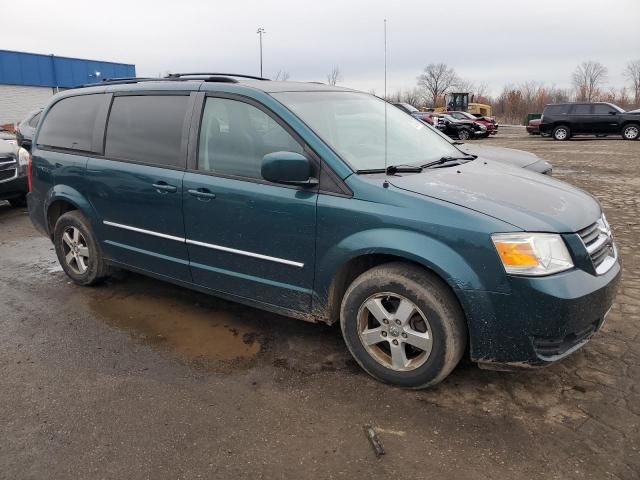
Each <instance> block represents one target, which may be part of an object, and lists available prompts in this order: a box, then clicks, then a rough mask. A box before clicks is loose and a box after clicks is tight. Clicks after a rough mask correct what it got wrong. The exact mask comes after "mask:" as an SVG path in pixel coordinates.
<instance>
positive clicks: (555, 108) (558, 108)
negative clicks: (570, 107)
mask: <svg viewBox="0 0 640 480" xmlns="http://www.w3.org/2000/svg"><path fill="white" fill-rule="evenodd" d="M563 113H567V105H549V106H547V107H545V108H544V114H545V115H561V114H563Z"/></svg>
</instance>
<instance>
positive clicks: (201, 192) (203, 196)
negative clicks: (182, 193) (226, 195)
mask: <svg viewBox="0 0 640 480" xmlns="http://www.w3.org/2000/svg"><path fill="white" fill-rule="evenodd" d="M187 192H188V193H189V195H192V196H194V197H196V198H197V199H198V200H203V201H208V200H211V199H212V198H216V194H215V193H212V192H210V191H209V190H207V189H206V188H198V189H197V190H196V189H193V188H190V189H189V190H187Z"/></svg>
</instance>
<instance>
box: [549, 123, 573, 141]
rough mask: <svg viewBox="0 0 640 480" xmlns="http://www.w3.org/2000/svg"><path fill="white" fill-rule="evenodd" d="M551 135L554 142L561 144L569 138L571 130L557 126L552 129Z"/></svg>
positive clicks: (564, 126) (563, 126)
mask: <svg viewBox="0 0 640 480" xmlns="http://www.w3.org/2000/svg"><path fill="white" fill-rule="evenodd" d="M552 135H553V138H554V140H558V141H561V142H563V141H565V140H569V138H571V130H569V127H567V126H566V125H559V126H557V127H556V128H554V129H553V133H552Z"/></svg>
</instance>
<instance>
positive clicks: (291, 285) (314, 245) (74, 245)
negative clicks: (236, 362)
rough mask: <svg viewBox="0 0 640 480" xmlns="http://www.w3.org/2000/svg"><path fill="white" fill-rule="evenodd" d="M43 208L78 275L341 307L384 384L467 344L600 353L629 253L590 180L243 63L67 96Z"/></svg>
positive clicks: (291, 307) (41, 182) (318, 317)
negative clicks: (482, 151)
mask: <svg viewBox="0 0 640 480" xmlns="http://www.w3.org/2000/svg"><path fill="white" fill-rule="evenodd" d="M28 173H29V186H30V193H29V195H28V207H29V213H30V216H31V219H32V221H33V224H34V225H35V226H36V228H38V229H39V230H40V231H41V232H42V233H43V234H45V235H47V236H48V237H50V238H51V239H52V241H53V243H54V245H55V250H56V253H57V255H58V258H59V260H60V263H61V265H62V267H63V269H64V271H65V272H66V273H67V275H68V276H69V277H70V278H71V279H72V280H73V281H74V282H76V283H78V284H81V285H91V284H94V283H96V282H99V281H100V280H101V279H103V278H105V277H106V276H108V275H109V272H110V269H112V268H114V267H116V268H123V269H128V270H132V271H136V272H140V273H142V274H145V275H150V276H153V277H156V278H158V279H162V280H166V281H169V282H172V283H175V284H178V285H182V286H185V287H187V288H192V289H195V290H199V291H201V292H206V293H210V294H212V295H217V296H220V297H224V298H227V299H231V300H234V301H237V302H241V303H245V304H248V305H252V306H254V307H258V308H261V309H265V310H270V311H274V312H277V313H280V314H283V315H287V316H291V317H296V318H300V319H303V320H307V321H312V322H324V323H328V324H332V323H335V322H339V323H340V326H341V328H342V333H343V336H344V340H345V343H346V346H347V348H348V349H349V351H350V352H351V354H352V355H353V357H354V358H355V360H356V361H357V362H358V363H359V364H360V365H361V366H362V368H363V369H364V370H365V371H367V372H368V373H369V374H371V375H372V376H374V377H375V378H377V379H379V380H382V381H385V382H388V383H391V384H395V385H399V386H402V387H407V388H421V387H427V386H431V385H434V384H436V383H438V382H440V381H441V380H442V379H444V378H445V377H446V376H447V375H448V374H449V373H450V372H451V371H452V370H453V368H454V367H455V366H456V364H457V363H458V362H459V360H460V359H461V357H462V356H463V355H465V354H466V355H468V356H469V357H470V358H471V359H472V360H473V361H475V362H477V363H478V364H479V365H480V366H482V367H488V368H498V369H505V368H507V369H510V368H516V367H534V366H542V365H546V364H549V363H551V362H554V361H556V360H559V359H561V358H564V357H565V356H567V355H569V354H571V353H572V352H574V351H576V350H577V349H579V348H580V347H581V346H583V345H584V344H585V343H586V342H587V341H588V339H589V338H590V337H591V336H592V334H593V333H594V332H596V331H597V330H598V329H599V328H600V327H601V325H602V323H603V322H604V320H605V317H606V315H607V312H608V311H609V308H610V307H611V305H612V302H613V299H614V296H615V292H616V288H617V284H618V280H619V277H620V272H621V267H620V264H619V261H618V254H617V250H616V247H615V245H614V241H613V238H612V234H611V229H610V227H609V225H608V223H607V221H606V219H605V216H604V214H603V212H602V209H601V208H600V205H599V204H598V202H597V201H596V200H595V199H594V198H593V197H592V196H591V195H589V194H588V193H585V192H583V191H581V190H578V189H577V188H575V187H572V186H571V185H568V184H566V183H563V182H561V181H559V180H556V179H554V178H551V177H549V176H546V175H541V174H538V173H535V172H531V171H527V170H525V169H522V168H516V167H510V166H508V165H505V164H504V163H498V162H495V161H492V160H490V159H488V158H482V156H479V157H476V156H471V155H468V154H466V153H464V152H462V151H461V150H459V149H458V148H457V147H456V146H455V145H452V144H451V143H450V142H447V141H446V140H445V139H443V138H442V137H441V136H439V135H438V134H436V133H435V132H433V131H431V130H430V129H429V128H427V127H426V126H425V125H424V124H423V123H421V122H420V121H418V120H415V119H413V118H412V117H410V116H409V115H406V114H405V113H404V112H402V111H400V110H399V109H397V108H395V107H394V106H392V105H389V104H387V103H386V102H384V101H383V100H381V99H378V98H376V97H375V96H372V95H368V94H365V93H360V92H357V91H353V90H348V89H343V88H336V87H330V86H327V85H322V84H315V83H296V82H273V81H266V80H264V79H259V78H249V77H245V76H242V75H228V74H184V75H172V76H170V77H168V78H165V79H120V80H113V81H106V82H103V83H101V84H99V85H95V86H87V87H84V88H78V89H74V90H69V91H66V92H63V93H61V94H58V95H56V96H55V97H53V99H52V100H51V101H50V102H49V104H48V105H47V106H46V108H45V109H44V112H43V115H42V120H41V121H40V124H39V126H38V130H37V132H36V134H35V138H34V141H33V147H32V157H31V158H30V161H29V168H28Z"/></svg>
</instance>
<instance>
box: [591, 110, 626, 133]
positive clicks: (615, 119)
mask: <svg viewBox="0 0 640 480" xmlns="http://www.w3.org/2000/svg"><path fill="white" fill-rule="evenodd" d="M611 112H616V113H611ZM619 122H620V115H618V114H617V111H616V110H615V109H614V108H613V107H612V106H611V105H607V104H606V103H596V104H595V105H594V106H593V124H594V132H593V133H602V134H605V133H619V132H620V123H619Z"/></svg>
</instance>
